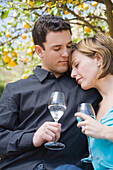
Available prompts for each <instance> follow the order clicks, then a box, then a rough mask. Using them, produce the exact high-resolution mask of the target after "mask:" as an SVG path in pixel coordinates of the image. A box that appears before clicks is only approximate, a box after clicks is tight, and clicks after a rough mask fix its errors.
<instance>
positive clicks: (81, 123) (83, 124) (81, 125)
mask: <svg viewBox="0 0 113 170" xmlns="http://www.w3.org/2000/svg"><path fill="white" fill-rule="evenodd" d="M85 125H86V123H85V121H81V122H79V123H77V127H78V128H80V127H83V126H85Z"/></svg>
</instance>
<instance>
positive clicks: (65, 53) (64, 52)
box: [62, 49, 69, 57]
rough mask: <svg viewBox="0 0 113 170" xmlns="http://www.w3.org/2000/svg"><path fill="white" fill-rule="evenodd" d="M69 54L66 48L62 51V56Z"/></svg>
mask: <svg viewBox="0 0 113 170" xmlns="http://www.w3.org/2000/svg"><path fill="white" fill-rule="evenodd" d="M68 56H69V51H68V50H67V49H64V50H63V51H62V57H68Z"/></svg>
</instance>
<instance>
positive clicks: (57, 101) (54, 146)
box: [45, 91, 66, 150]
mask: <svg viewBox="0 0 113 170" xmlns="http://www.w3.org/2000/svg"><path fill="white" fill-rule="evenodd" d="M48 109H49V111H50V114H51V115H52V117H53V119H54V120H55V122H58V121H59V119H60V118H61V117H62V116H63V114H64V111H65V110H66V103H65V97H64V94H63V93H62V92H59V91H55V92H53V93H52V95H51V97H50V100H49V103H48ZM45 147H46V148H48V149H51V150H61V149H64V148H65V145H64V144H63V143H60V142H56V137H55V139H54V141H53V142H47V143H45Z"/></svg>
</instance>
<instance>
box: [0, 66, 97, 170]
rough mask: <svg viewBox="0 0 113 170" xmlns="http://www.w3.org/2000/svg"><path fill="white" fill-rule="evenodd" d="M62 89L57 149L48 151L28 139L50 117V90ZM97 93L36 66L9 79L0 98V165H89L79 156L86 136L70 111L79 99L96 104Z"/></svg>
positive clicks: (84, 150) (82, 154) (24, 167)
mask: <svg viewBox="0 0 113 170" xmlns="http://www.w3.org/2000/svg"><path fill="white" fill-rule="evenodd" d="M54 91H62V92H63V93H64V95H65V99H66V106H67V109H66V111H65V113H64V115H63V116H62V117H61V119H60V120H59V122H60V123H61V124H62V132H61V137H60V139H59V142H62V143H64V144H65V149H64V150H61V151H51V150H48V149H46V148H45V147H44V145H41V146H40V147H37V148H36V147H34V146H33V143H32V139H33V135H34V133H35V132H36V130H37V129H38V128H39V127H40V126H41V125H42V124H43V123H44V122H46V121H54V120H53V118H52V116H51V114H50V113H49V110H48V101H49V98H50V96H51V93H52V92H54ZM99 100H100V96H99V94H98V92H97V91H96V90H95V89H92V90H87V91H84V90H82V89H81V88H80V86H79V85H78V84H77V83H76V81H75V80H74V79H72V78H71V77H70V76H69V75H68V74H67V73H64V74H62V75H61V76H60V77H58V78H56V77H55V76H54V74H53V73H51V72H48V71H46V70H44V69H41V68H40V67H38V66H37V67H36V69H35V71H34V74H33V75H31V76H29V77H28V78H27V79H26V80H19V81H17V82H14V83H9V84H8V85H7V86H6V88H5V90H4V92H3V94H2V97H1V99H0V154H2V155H3V156H4V155H5V156H7V157H6V159H4V160H1V161H0V169H7V170H12V169H16V170H20V169H22V170H33V169H34V168H35V167H36V166H37V165H38V164H39V163H43V164H44V166H45V168H46V169H48V170H51V169H54V168H55V167H57V166H58V165H61V164H75V165H80V166H82V168H83V169H89V168H88V166H89V165H87V166H86V164H82V163H81V162H80V159H81V158H83V157H86V156H88V151H87V138H86V136H85V135H84V134H82V133H81V130H80V129H79V128H77V126H76V124H77V121H76V118H75V116H74V113H75V112H76V111H77V106H78V104H79V103H82V102H89V103H92V104H93V106H94V107H95V108H96V107H97V103H98V101H99Z"/></svg>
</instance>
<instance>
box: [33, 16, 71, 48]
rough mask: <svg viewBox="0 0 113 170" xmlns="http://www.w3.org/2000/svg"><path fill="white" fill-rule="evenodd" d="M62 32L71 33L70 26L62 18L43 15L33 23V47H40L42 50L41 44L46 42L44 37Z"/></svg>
mask: <svg viewBox="0 0 113 170" xmlns="http://www.w3.org/2000/svg"><path fill="white" fill-rule="evenodd" d="M62 30H69V31H70V33H71V26H70V24H69V23H68V22H66V21H65V20H64V19H63V18H61V17H59V16H54V15H43V16H41V17H40V18H39V19H38V20H37V21H36V23H35V25H34V28H33V31H32V36H33V41H34V44H35V45H40V46H41V47H42V48H43V49H44V46H43V43H44V42H46V35H47V33H48V32H50V31H53V32H58V31H62Z"/></svg>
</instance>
